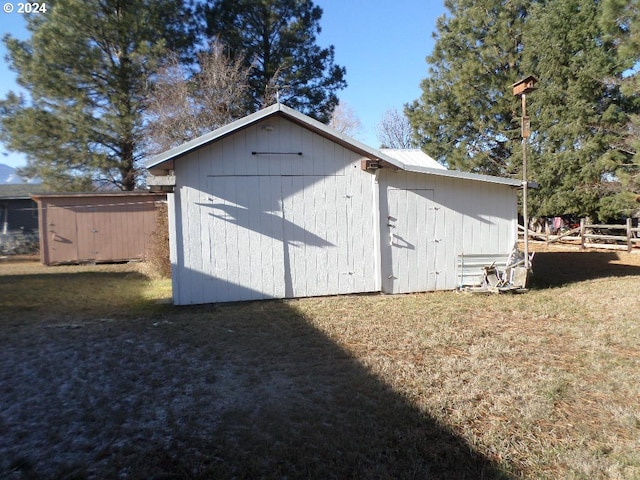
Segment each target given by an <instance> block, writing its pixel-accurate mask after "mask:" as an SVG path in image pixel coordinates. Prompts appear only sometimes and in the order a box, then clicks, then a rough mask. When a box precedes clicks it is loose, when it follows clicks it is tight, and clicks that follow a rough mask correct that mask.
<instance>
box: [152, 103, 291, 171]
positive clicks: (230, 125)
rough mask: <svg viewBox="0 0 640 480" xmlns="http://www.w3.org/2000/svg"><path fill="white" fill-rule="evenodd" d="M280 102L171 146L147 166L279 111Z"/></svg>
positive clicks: (172, 157) (181, 153) (175, 156)
mask: <svg viewBox="0 0 640 480" xmlns="http://www.w3.org/2000/svg"><path fill="white" fill-rule="evenodd" d="M277 107H278V104H276V105H271V106H270V107H267V108H265V109H262V110H260V111H258V112H255V113H252V114H251V115H247V116H246V117H243V118H241V119H239V120H235V121H233V122H231V123H228V124H227V125H224V126H223V127H220V128H216V129H215V130H213V131H211V132H209V133H205V134H204V135H201V136H199V137H198V138H194V139H193V140H189V141H188V142H186V143H183V144H182V145H178V146H177V147H174V148H171V149H169V150H167V151H165V152H162V153H160V154H158V155H156V156H155V157H152V158H151V159H149V161H148V162H147V163H146V164H145V167H146V168H153V167H155V166H156V165H159V164H161V163H163V162H166V161H167V160H173V159H174V158H177V157H180V156H182V155H185V154H186V153H189V152H190V151H192V150H195V149H197V148H198V147H201V146H202V145H206V144H207V143H210V142H213V141H214V140H216V139H218V138H220V137H223V136H225V135H227V134H229V133H231V132H233V131H234V130H239V129H241V128H243V127H245V126H247V125H250V124H252V123H253V122H256V121H258V120H261V119H262V118H265V117H268V116H269V115H271V114H273V113H274V112H277V111H278V110H279V109H278V108H277Z"/></svg>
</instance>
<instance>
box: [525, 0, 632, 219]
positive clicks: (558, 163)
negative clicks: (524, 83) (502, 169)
mask: <svg viewBox="0 0 640 480" xmlns="http://www.w3.org/2000/svg"><path fill="white" fill-rule="evenodd" d="M602 12H603V9H602V2H601V1H596V0H553V1H549V2H547V4H546V5H545V6H544V7H543V6H541V5H538V6H536V7H535V8H534V9H533V10H532V12H531V16H530V17H529V19H528V21H527V29H526V35H525V51H524V58H525V64H526V65H527V68H528V69H530V70H531V71H535V72H536V74H537V75H538V76H539V78H540V85H541V88H540V89H539V90H538V91H537V92H535V93H534V94H533V95H532V96H531V99H532V104H533V106H534V108H532V109H531V110H530V115H531V118H532V121H533V122H535V128H534V131H535V135H534V137H532V142H531V146H532V151H533V152H534V155H533V157H534V158H533V159H532V160H533V161H532V162H531V169H532V177H533V178H534V179H535V180H536V181H537V182H538V183H539V184H540V189H539V190H537V191H534V192H532V202H531V206H532V210H533V211H534V212H536V213H537V214H538V215H548V216H550V215H561V214H573V215H576V216H581V217H582V216H589V217H592V218H594V219H596V218H597V219H600V220H607V219H610V218H612V217H617V216H618V214H619V213H620V212H617V211H616V209H618V208H619V207H620V205H619V204H618V205H616V204H615V202H614V203H612V201H611V200H612V199H613V198H614V197H616V196H617V194H618V193H619V191H620V184H619V182H616V181H615V180H616V178H615V173H616V171H617V170H618V169H619V167H620V163H621V162H622V161H623V160H624V156H623V155H621V154H620V152H619V151H618V150H617V149H616V148H615V146H616V145H617V144H619V143H620V141H621V134H622V132H623V130H624V129H625V126H626V124H627V117H628V114H629V113H631V112H632V111H633V110H634V108H636V107H634V104H633V102H632V101H631V99H630V98H629V97H627V96H625V95H624V94H623V92H622V91H621V88H620V80H621V78H622V75H623V72H624V70H625V69H626V68H627V66H625V65H624V64H621V63H620V62H619V61H618V58H617V56H616V55H615V48H614V44H613V43H612V40H613V39H612V38H611V37H608V36H607V35H605V33H604V31H603V29H602V27H601V18H602ZM614 205H616V208H614V209H612V208H611V207H613V206H614Z"/></svg>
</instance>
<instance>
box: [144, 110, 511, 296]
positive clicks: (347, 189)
mask: <svg viewBox="0 0 640 480" xmlns="http://www.w3.org/2000/svg"><path fill="white" fill-rule="evenodd" d="M147 168H148V169H149V171H150V173H151V174H152V175H153V177H152V178H151V179H150V182H149V183H150V185H152V188H154V189H160V188H162V189H163V190H165V191H168V192H169V193H168V201H169V215H170V218H169V220H170V222H169V223H170V239H171V261H172V267H173V274H172V275H173V279H172V282H173V297H174V302H175V303H176V304H180V305H184V304H198V303H213V302H227V301H238V300H256V299H267V298H294V297H306V296H318V295H333V294H346V293H357V292H375V291H384V292H388V293H404V292H417V291H428V290H441V289H452V288H456V286H457V272H456V258H457V256H458V255H459V254H460V253H504V254H505V255H507V254H508V253H509V251H510V250H511V248H512V247H513V245H514V243H515V241H516V232H517V199H516V188H517V187H519V186H520V182H519V181H517V180H512V179H505V178H499V177H489V176H481V175H473V174H468V173H461V172H454V171H449V170H446V169H444V168H443V167H441V166H440V165H438V164H437V163H436V162H435V161H433V160H432V159H430V158H429V157H428V156H426V155H425V154H424V153H422V152H419V151H394V150H376V149H373V148H370V147H368V146H366V145H363V144H362V143H360V142H357V141H355V140H353V139H351V138H348V137H345V136H343V135H341V134H340V133H338V132H336V131H334V130H333V129H331V128H329V127H327V126H326V125H324V124H321V123H319V122H317V121H315V120H313V119H311V118H310V117H307V116H305V115H302V114H301V113H299V112H297V111H295V110H292V109H290V108H288V107H286V106H284V105H282V104H276V105H273V106H271V107H269V108H266V109H264V110H261V111H259V112H257V113H255V114H253V115H249V116H248V117H245V118H243V119H241V120H238V121H236V122H233V123H231V124H229V125H227V126H225V127H222V128H220V129H217V130H215V131H213V132H211V133H209V134H206V135H204V136H202V137H199V138H197V139H195V140H193V141H190V142H188V143H186V144H184V145H181V146H179V147H176V148H174V149H172V150H169V151H167V152H165V153H163V154H160V155H158V156H156V157H154V158H152V159H151V160H150V161H149V162H148V164H147Z"/></svg>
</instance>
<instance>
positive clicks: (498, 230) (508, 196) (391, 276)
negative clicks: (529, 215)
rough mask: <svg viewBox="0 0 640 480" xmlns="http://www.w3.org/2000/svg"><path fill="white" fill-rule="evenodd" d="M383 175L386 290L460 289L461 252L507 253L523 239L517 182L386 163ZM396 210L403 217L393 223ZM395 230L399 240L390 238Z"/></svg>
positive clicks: (384, 274) (383, 235) (383, 250)
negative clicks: (444, 174)
mask: <svg viewBox="0 0 640 480" xmlns="http://www.w3.org/2000/svg"><path fill="white" fill-rule="evenodd" d="M379 179H380V217H381V218H380V231H381V238H382V242H381V268H382V289H383V291H385V292H390V293H399V292H409V291H414V292H415V291H423V290H449V289H455V288H456V287H457V285H458V282H457V276H456V275H457V272H456V258H457V256H458V255H459V254H460V253H466V254H473V253H492V254H493V253H504V254H505V257H506V255H508V254H509V252H510V251H511V249H512V248H513V246H514V244H515V242H516V240H517V218H518V217H517V196H516V195H517V191H516V190H515V189H514V188H513V187H510V186H507V185H502V184H495V183H488V182H483V181H475V180H463V179H456V178H450V177H440V176H434V175H424V174H417V173H409V172H404V171H393V170H391V169H383V170H382V171H381V173H380V174H379ZM403 190H404V191H406V194H404V195H403V194H402V191H403ZM399 203H400V204H402V205H405V207H406V208H407V209H408V212H407V215H408V217H407V218H404V217H403V215H397V214H396V212H397V205H398V204H399ZM416 204H418V205H416ZM390 212H391V214H392V215H393V216H395V217H397V220H393V221H392V222H391V223H392V226H391V227H389V226H388V224H389V223H390V222H389V219H388V218H387V217H388V215H389V214H390ZM390 231H391V232H393V233H392V235H393V234H395V235H396V236H397V239H396V240H397V241H394V242H390V241H389V238H390V237H389V234H390Z"/></svg>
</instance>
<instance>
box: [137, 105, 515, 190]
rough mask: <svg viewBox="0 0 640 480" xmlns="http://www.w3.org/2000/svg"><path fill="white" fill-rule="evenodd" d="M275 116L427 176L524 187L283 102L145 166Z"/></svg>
mask: <svg viewBox="0 0 640 480" xmlns="http://www.w3.org/2000/svg"><path fill="white" fill-rule="evenodd" d="M273 115H280V116H284V117H285V118H287V119H288V120H290V121H292V122H294V123H297V124H299V125H301V126H303V127H305V128H307V129H309V130H312V131H314V132H316V133H318V134H319V135H322V136H324V137H326V138H329V139H331V140H333V141H334V142H336V143H339V144H340V145H342V146H344V147H345V148H348V149H350V150H353V151H356V152H358V153H361V154H362V155H363V156H366V157H368V158H371V159H373V160H382V161H383V162H386V163H388V164H389V165H392V166H394V167H396V168H398V169H401V170H406V171H409V172H415V173H424V174H427V175H439V176H444V177H452V178H461V179H466V180H475V181H481V182H489V183H498V184H503V185H510V186H513V187H519V186H521V182H520V181H519V180H515V179H512V178H504V177H495V176H491V175H479V174H475V173H467V172H459V171H455V170H447V169H446V168H444V167H443V166H442V165H440V164H439V163H437V162H436V161H435V160H433V159H432V158H431V157H429V156H428V155H426V154H423V155H418V154H416V153H415V152H416V151H415V150H400V151H396V150H390V149H384V150H378V149H375V148H372V147H369V146H368V145H365V144H364V143H361V142H359V141H358V140H355V139H353V138H351V137H348V136H346V135H344V134H342V133H340V132H338V131H337V130H334V129H333V128H331V127H329V126H327V125H325V124H323V123H321V122H319V121H317V120H315V119H313V118H311V117H308V116H307V115H304V114H302V113H300V112H298V111H296V110H294V109H292V108H290V107H287V106H286V105H283V104H282V103H276V104H274V105H271V106H270V107H267V108H264V109H262V110H259V111H257V112H255V113H252V114H251V115H247V116H246V117H244V118H241V119H239V120H236V121H234V122H231V123H229V124H227V125H225V126H223V127H220V128H218V129H216V130H213V131H211V132H209V133H207V134H205V135H202V136H200V137H198V138H195V139H193V140H190V141H189V142H186V143H184V144H182V145H179V146H177V147H174V148H172V149H170V150H167V151H166V152H163V153H161V154H159V155H156V156H155V157H153V158H151V159H149V161H148V162H147V163H146V165H145V167H146V168H147V169H149V170H152V169H156V170H172V169H173V166H172V165H173V162H174V161H175V160H177V159H179V158H180V157H182V156H184V155H186V154H188V153H190V152H192V151H193V150H196V149H198V148H200V147H202V146H204V145H206V144H209V143H212V142H215V141H216V140H219V139H221V138H223V137H226V136H227V135H230V134H232V133H234V132H236V131H238V130H241V129H243V128H246V127H249V126H250V125H253V124H254V123H256V122H258V121H260V120H263V119H265V118H268V117H270V116H273ZM425 157H426V158H425ZM432 162H433V163H432Z"/></svg>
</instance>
